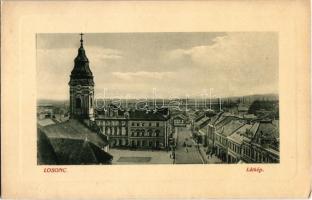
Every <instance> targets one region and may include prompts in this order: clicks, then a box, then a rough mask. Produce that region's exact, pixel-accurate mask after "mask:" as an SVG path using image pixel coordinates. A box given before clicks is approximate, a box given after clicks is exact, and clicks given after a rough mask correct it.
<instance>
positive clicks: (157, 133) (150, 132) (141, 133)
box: [130, 129, 161, 137]
mask: <svg viewBox="0 0 312 200" xmlns="http://www.w3.org/2000/svg"><path fill="white" fill-rule="evenodd" d="M160 133H161V131H160V130H158V129H156V130H152V129H148V130H147V131H145V130H144V129H141V130H133V131H131V132H130V136H134V137H159V136H161V134H160Z"/></svg>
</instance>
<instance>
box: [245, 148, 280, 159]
mask: <svg viewBox="0 0 312 200" xmlns="http://www.w3.org/2000/svg"><path fill="white" fill-rule="evenodd" d="M243 153H244V155H247V156H248V157H250V158H252V159H254V160H255V161H256V162H278V159H277V158H274V157H271V156H269V155H263V154H262V153H261V152H259V151H256V150H254V149H253V148H251V149H250V148H248V147H243Z"/></svg>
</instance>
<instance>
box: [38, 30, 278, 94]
mask: <svg viewBox="0 0 312 200" xmlns="http://www.w3.org/2000/svg"><path fill="white" fill-rule="evenodd" d="M79 40H80V35H79V33H71V34H69V33H68V34H63V33H62V34H37V43H36V46H37V97H38V99H53V100H65V99H68V98H69V86H68V82H69V76H70V72H71V70H72V69H73V67H74V58H75V57H76V56H77V53H78V48H79V46H80V42H79ZM84 48H85V50H86V54H87V57H88V58H89V61H90V68H91V71H92V72H93V75H94V81H95V96H96V97H98V98H103V97H108V98H152V97H153V96H156V97H159V98H175V97H182V98H183V97H186V96H188V97H198V96H201V95H203V94H207V93H209V94H210V93H211V94H212V95H213V96H218V97H230V96H242V95H253V94H267V93H270V94H271V93H274V94H277V93H278V34H277V33H274V32H204V33H200V32H194V33H193V32H191V33H85V34H84Z"/></svg>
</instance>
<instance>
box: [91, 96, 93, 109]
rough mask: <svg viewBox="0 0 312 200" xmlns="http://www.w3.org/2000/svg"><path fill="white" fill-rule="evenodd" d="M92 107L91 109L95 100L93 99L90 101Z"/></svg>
mask: <svg viewBox="0 0 312 200" xmlns="http://www.w3.org/2000/svg"><path fill="white" fill-rule="evenodd" d="M90 106H91V108H92V106H93V99H92V97H91V100H90Z"/></svg>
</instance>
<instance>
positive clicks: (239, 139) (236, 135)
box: [228, 124, 252, 144]
mask: <svg viewBox="0 0 312 200" xmlns="http://www.w3.org/2000/svg"><path fill="white" fill-rule="evenodd" d="M251 127H252V124H244V125H243V126H241V127H240V128H239V129H237V130H236V131H234V132H233V134H232V135H230V136H228V139H229V140H232V141H234V142H236V143H238V144H242V143H243V141H244V140H246V139H247V140H248V138H246V136H245V133H246V131H247V130H249V129H250V128H251Z"/></svg>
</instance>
